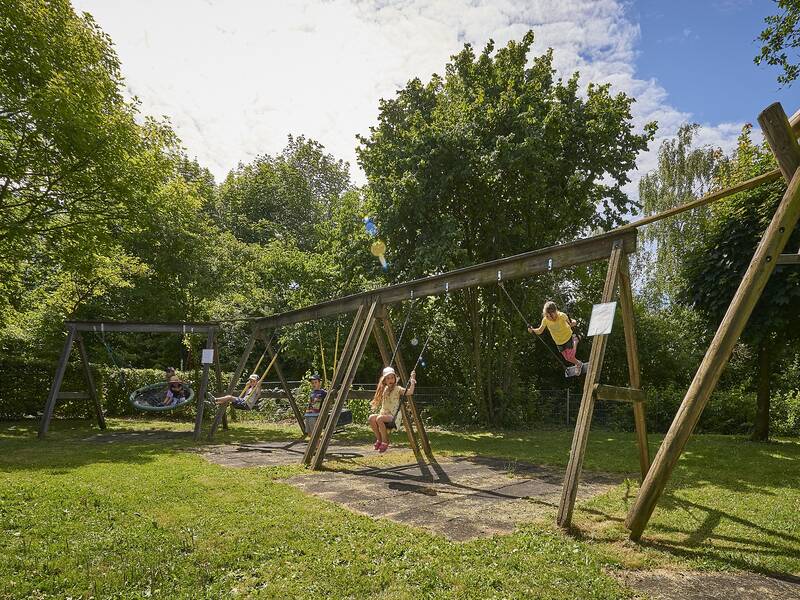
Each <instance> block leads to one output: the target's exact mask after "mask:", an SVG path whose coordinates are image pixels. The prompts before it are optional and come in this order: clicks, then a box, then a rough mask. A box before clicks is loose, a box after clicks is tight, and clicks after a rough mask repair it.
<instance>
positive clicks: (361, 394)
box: [259, 389, 375, 400]
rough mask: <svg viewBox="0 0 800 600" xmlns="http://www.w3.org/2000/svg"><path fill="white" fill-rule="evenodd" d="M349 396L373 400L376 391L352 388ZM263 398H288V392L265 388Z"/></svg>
mask: <svg viewBox="0 0 800 600" xmlns="http://www.w3.org/2000/svg"><path fill="white" fill-rule="evenodd" d="M347 397H348V398H350V399H351V400H352V399H353V398H357V399H359V400H372V398H374V397H375V392H374V391H372V392H370V391H369V390H353V389H351V390H350V391H349V392H348V394H347ZM259 398H261V399H262V400H286V393H285V392H284V391H283V390H277V389H273V390H263V391H262V392H261V394H260V395H259Z"/></svg>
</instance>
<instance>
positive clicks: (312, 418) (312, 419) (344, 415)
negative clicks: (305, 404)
mask: <svg viewBox="0 0 800 600" xmlns="http://www.w3.org/2000/svg"><path fill="white" fill-rule="evenodd" d="M303 417H304V418H305V421H306V431H308V432H310V431H313V429H314V424H315V423H316V422H317V417H319V414H318V413H309V412H307V413H305V414H304V415H303ZM352 422H353V413H352V411H351V410H350V409H348V408H343V409H342V412H341V413H340V414H339V420H338V421H336V429H337V431H338V430H339V429H341V428H342V427H345V426H347V425H350V424H351V423H352Z"/></svg>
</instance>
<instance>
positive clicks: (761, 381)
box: [750, 336, 772, 442]
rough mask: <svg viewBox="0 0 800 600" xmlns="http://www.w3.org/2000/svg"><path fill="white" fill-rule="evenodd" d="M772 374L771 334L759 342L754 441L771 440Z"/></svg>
mask: <svg viewBox="0 0 800 600" xmlns="http://www.w3.org/2000/svg"><path fill="white" fill-rule="evenodd" d="M771 374H772V352H771V340H770V336H767V337H765V338H764V339H763V340H762V341H760V342H759V344H758V374H757V377H758V392H757V395H756V418H755V422H754V423H753V425H754V427H753V435H752V436H751V437H750V439H751V440H753V441H754V442H766V441H767V440H769V394H770V386H769V383H770V381H769V380H770V375H771Z"/></svg>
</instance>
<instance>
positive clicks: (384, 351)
mask: <svg viewBox="0 0 800 600" xmlns="http://www.w3.org/2000/svg"><path fill="white" fill-rule="evenodd" d="M381 308H383V310H382V311H381V315H380V320H381V322H382V324H384V325H385V318H386V309H385V308H384V307H381ZM372 335H373V337H374V338H375V344H377V346H378V352H380V354H381V361H382V362H383V364H384V365H388V364H389V363H390V362H391V360H392V353H391V352H390V350H389V348H390V347H391V346H389V345H388V344H387V341H386V339H385V338H384V333H383V332H382V331H381V328H380V327H375V328H374V329H373V330H372ZM399 367H400V362H399V361H398V369H399ZM400 376H401V377H402V376H403V374H402V372H401V374H400ZM403 381H406V380H405V379H404V380H403ZM400 410H401V412H402V414H403V429H405V430H406V437H407V438H408V445H409V446H410V447H411V449H412V450H413V451H414V457H415V458H416V459H417V463H419V464H423V463H424V462H425V461H424V459H423V458H422V453H421V452H420V449H419V442H418V440H417V437H416V435H415V434H414V431H413V427H412V423H411V421H410V420H408V418H409V415H408V411H407V410H406V407H405V403H404V402H402V401H401V402H400Z"/></svg>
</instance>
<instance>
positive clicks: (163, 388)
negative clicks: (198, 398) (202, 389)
mask: <svg viewBox="0 0 800 600" xmlns="http://www.w3.org/2000/svg"><path fill="white" fill-rule="evenodd" d="M168 385H169V384H168V383H167V382H166V381H159V382H158V383H153V384H150V385H146V386H144V387H140V388H139V389H137V390H133V392H132V393H131V395H130V403H131V404H132V405H133V407H134V408H136V409H138V410H141V411H144V412H167V411H170V410H175V409H177V408H180V407H182V406H184V405H186V404H189V403H190V402H191V401H192V400H194V388H193V387H192V386H190V385H189V384H184V388H185V389H187V390H188V391H189V395H188V396H186V397H185V398H183V399H182V400H181V401H180V402H176V403H173V404H167V405H166V406H164V405H163V404H162V402H164V397H165V396H166V395H167V386H168Z"/></svg>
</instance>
